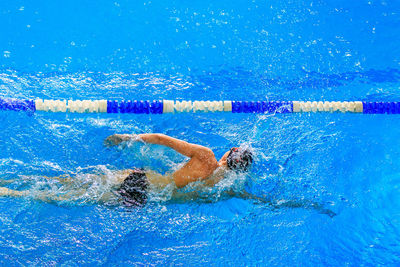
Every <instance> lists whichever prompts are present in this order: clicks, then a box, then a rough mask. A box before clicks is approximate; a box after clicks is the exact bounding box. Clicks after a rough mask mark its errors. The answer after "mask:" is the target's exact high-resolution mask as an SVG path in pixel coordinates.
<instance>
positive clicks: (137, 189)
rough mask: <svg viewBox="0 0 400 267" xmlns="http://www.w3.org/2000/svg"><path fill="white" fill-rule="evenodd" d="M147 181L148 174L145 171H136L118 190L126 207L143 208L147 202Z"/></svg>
mask: <svg viewBox="0 0 400 267" xmlns="http://www.w3.org/2000/svg"><path fill="white" fill-rule="evenodd" d="M148 186H149V182H148V181H147V177H146V173H145V172H144V171H143V170H134V171H133V172H132V173H131V174H129V175H128V177H126V178H125V180H124V182H123V183H122V184H121V186H120V187H119V189H118V191H117V192H118V193H119V194H120V195H121V197H122V201H123V203H124V205H125V206H128V207H142V206H144V204H146V202H147V192H146V191H147V188H148Z"/></svg>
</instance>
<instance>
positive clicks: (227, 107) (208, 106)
mask: <svg viewBox="0 0 400 267" xmlns="http://www.w3.org/2000/svg"><path fill="white" fill-rule="evenodd" d="M0 110H13V111H28V112H35V111H47V112H74V113H95V112H98V113H135V114H163V113H174V112H232V113H263V114H273V113H299V112H351V113H364V114H400V102H365V101H226V100H225V101H178V100H153V101H149V100H119V101H118V100H43V99H36V100H21V99H13V98H0Z"/></svg>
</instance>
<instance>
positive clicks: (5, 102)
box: [0, 98, 36, 112]
mask: <svg viewBox="0 0 400 267" xmlns="http://www.w3.org/2000/svg"><path fill="white" fill-rule="evenodd" d="M0 110H13V111H30V112H34V111H36V108H35V102H34V101H33V100H20V99H13V98H0Z"/></svg>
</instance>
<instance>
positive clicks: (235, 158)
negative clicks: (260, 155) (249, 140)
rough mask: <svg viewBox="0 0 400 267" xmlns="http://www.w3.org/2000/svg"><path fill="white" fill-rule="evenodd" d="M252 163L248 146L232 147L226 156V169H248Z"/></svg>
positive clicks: (240, 170) (251, 154)
mask: <svg viewBox="0 0 400 267" xmlns="http://www.w3.org/2000/svg"><path fill="white" fill-rule="evenodd" d="M252 163H253V153H252V152H251V150H250V149H249V148H243V147H239V148H238V147H233V148H232V149H231V150H230V151H229V153H228V156H227V157H226V165H227V166H228V169H230V170H232V171H235V172H245V171H248V170H249V169H250V167H251V165H252Z"/></svg>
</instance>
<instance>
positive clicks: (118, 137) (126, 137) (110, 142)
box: [104, 134, 140, 147]
mask: <svg viewBox="0 0 400 267" xmlns="http://www.w3.org/2000/svg"><path fill="white" fill-rule="evenodd" d="M137 140H140V137H139V135H136V134H113V135H110V136H109V137H107V138H106V139H105V140H104V145H105V146H106V147H112V146H117V145H119V144H121V143H122V142H125V141H137Z"/></svg>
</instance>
